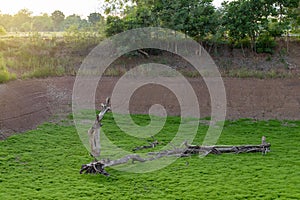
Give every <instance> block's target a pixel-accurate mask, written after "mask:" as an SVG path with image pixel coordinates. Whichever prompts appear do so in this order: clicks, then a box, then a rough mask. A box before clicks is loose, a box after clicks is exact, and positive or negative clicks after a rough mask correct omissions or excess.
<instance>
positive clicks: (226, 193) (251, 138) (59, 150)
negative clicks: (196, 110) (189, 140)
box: [0, 114, 300, 199]
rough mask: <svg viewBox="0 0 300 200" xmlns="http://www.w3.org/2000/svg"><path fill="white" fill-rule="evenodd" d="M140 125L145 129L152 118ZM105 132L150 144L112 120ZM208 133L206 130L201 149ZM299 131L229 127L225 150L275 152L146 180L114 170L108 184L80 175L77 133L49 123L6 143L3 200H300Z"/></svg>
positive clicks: (182, 166)
mask: <svg viewBox="0 0 300 200" xmlns="http://www.w3.org/2000/svg"><path fill="white" fill-rule="evenodd" d="M134 120H135V122H136V123H139V124H141V125H145V124H147V121H148V120H149V118H147V117H146V116H144V115H135V116H134ZM179 123H180V119H179V118H176V117H172V118H170V119H168V120H167V123H166V125H165V127H164V128H163V129H162V131H161V132H160V133H159V134H157V135H156V139H157V140H159V141H163V142H168V141H170V140H171V139H172V137H173V135H172V134H169V133H172V132H173V131H176V127H178V125H179ZM103 124H104V126H103V128H104V129H105V130H106V132H108V137H111V138H114V140H113V141H114V142H115V143H116V144H117V145H118V146H120V147H122V148H125V149H132V148H133V147H135V146H136V145H144V144H145V140H141V139H134V138H132V137H127V136H126V135H125V134H122V132H121V131H120V130H119V129H118V128H117V126H116V124H115V123H114V120H113V118H112V116H111V115H110V114H109V115H107V117H106V118H105V119H104V122H103ZM206 130H207V126H206V125H200V127H199V130H198V135H197V137H196V139H195V140H194V144H199V143H200V144H201V139H202V138H203V134H204V133H205V131H206ZM299 131H300V121H276V120H270V121H253V120H238V121H228V122H226V123H225V127H224V131H223V133H222V135H221V137H220V139H219V141H218V144H224V145H234V144H258V143H260V138H261V136H262V135H265V136H266V137H267V140H268V142H270V143H271V144H272V147H271V152H270V153H269V154H267V155H266V156H262V155H261V154H260V153H254V154H238V155H236V154H227V155H225V154H224V155H219V156H216V155H209V156H207V157H205V158H203V159H201V158H199V157H198V156H193V157H190V158H180V159H178V160H177V161H176V162H174V163H173V164H171V165H169V166H168V167H166V168H164V169H162V170H159V171H155V172H151V173H145V174H133V173H126V172H121V171H116V170H113V169H109V170H108V172H109V173H110V174H112V176H111V177H108V178H106V177H103V176H100V175H99V176H92V175H80V174H79V169H80V167H81V165H82V164H85V163H88V162H90V161H91V160H90V157H89V155H88V152H87V151H86V149H85V148H84V147H83V145H82V143H81V141H80V140H79V137H78V135H77V132H76V129H75V128H74V127H73V126H61V125H55V124H49V123H48V124H44V125H42V126H40V127H39V128H38V129H37V130H33V131H29V132H27V133H25V134H22V135H15V136H12V137H10V138H8V139H7V140H4V141H1V142H0V171H1V175H0V199H15V198H18V199H99V198H101V199H246V198H248V199H277V198H280V199H299V198H300V195H299V194H300V189H299V187H298V186H299V184H300V173H299V167H300V162H299V159H298V156H297V155H299V151H300V149H299V141H300V134H299ZM159 149H160V146H158V147H156V149H154V150H153V149H151V151H156V150H159ZM145 164H146V163H145Z"/></svg>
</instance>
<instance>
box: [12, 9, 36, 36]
mask: <svg viewBox="0 0 300 200" xmlns="http://www.w3.org/2000/svg"><path fill="white" fill-rule="evenodd" d="M31 15H32V12H31V11H29V10H28V9H22V10H20V11H19V12H18V13H17V14H16V15H14V16H13V19H12V25H13V27H14V28H15V30H17V31H30V30H31V25H32V24H31V23H32V22H31V19H32V17H31Z"/></svg>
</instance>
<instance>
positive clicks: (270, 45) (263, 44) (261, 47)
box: [256, 34, 277, 54]
mask: <svg viewBox="0 0 300 200" xmlns="http://www.w3.org/2000/svg"><path fill="white" fill-rule="evenodd" d="M276 46H277V43H276V41H275V38H274V37H272V36H270V35H269V34H262V35H260V36H259V37H258V38H257V41H256V52H257V53H270V54H273V53H274V48H275V47H276Z"/></svg>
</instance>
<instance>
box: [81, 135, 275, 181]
mask: <svg viewBox="0 0 300 200" xmlns="http://www.w3.org/2000/svg"><path fill="white" fill-rule="evenodd" d="M263 138H264V139H263V140H262V144H260V145H234V146H226V145H214V146H198V145H189V144H188V143H187V142H184V143H183V144H184V146H185V148H176V147H174V149H171V150H165V151H160V152H150V153H148V157H147V158H141V157H140V156H139V155H137V154H132V155H127V156H125V157H123V158H120V159H117V160H109V159H102V160H100V161H93V162H91V163H89V164H86V165H82V167H81V170H80V174H82V173H86V174H102V175H104V176H109V174H108V173H107V172H106V171H105V167H111V166H115V165H120V164H125V163H127V162H129V161H130V160H131V161H132V163H134V162H135V161H138V162H147V161H152V160H157V159H159V158H162V157H166V156H177V157H187V156H191V155H195V154H198V155H203V156H206V155H208V154H222V153H236V154H239V153H254V152H261V153H262V154H263V155H265V154H266V153H267V152H269V151H270V147H271V144H270V143H267V142H265V137H264V136H263Z"/></svg>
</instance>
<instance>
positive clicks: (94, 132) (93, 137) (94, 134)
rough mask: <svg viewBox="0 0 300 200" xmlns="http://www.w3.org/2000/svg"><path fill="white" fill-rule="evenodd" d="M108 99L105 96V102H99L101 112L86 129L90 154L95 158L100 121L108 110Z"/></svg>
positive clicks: (97, 152) (96, 155) (98, 143)
mask: <svg viewBox="0 0 300 200" xmlns="http://www.w3.org/2000/svg"><path fill="white" fill-rule="evenodd" d="M109 102H110V99H109V98H106V102H105V104H103V103H102V104H101V107H102V108H101V112H100V113H99V115H97V116H96V120H95V122H94V124H93V126H92V127H91V128H90V129H89V130H88V136H89V143H90V147H91V152H90V154H91V156H92V157H94V159H95V160H97V157H99V156H100V151H101V149H100V128H101V126H102V124H101V121H102V119H103V117H104V115H105V114H106V113H107V112H108V111H109V110H110V107H109Z"/></svg>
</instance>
